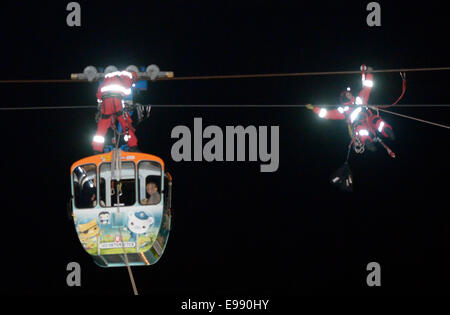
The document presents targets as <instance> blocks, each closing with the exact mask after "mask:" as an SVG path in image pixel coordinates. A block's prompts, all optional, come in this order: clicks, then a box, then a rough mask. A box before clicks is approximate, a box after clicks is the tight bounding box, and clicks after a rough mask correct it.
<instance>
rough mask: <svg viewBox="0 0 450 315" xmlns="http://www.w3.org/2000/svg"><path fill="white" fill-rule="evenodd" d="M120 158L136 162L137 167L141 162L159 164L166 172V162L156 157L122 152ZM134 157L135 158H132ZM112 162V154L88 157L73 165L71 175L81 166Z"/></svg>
mask: <svg viewBox="0 0 450 315" xmlns="http://www.w3.org/2000/svg"><path fill="white" fill-rule="evenodd" d="M120 156H121V159H122V161H123V162H135V163H136V165H137V163H139V162H140V161H155V162H158V163H159V164H161V168H162V170H163V171H164V161H163V160H162V159H161V158H160V157H158V156H156V155H153V154H147V153H141V152H125V151H122V152H120ZM132 157H134V158H132ZM111 160H112V152H108V153H103V154H97V155H92V156H88V157H86V158H84V159H81V160H78V161H76V162H75V163H73V164H72V166H71V167H70V173H73V170H74V169H75V168H76V167H78V166H80V165H84V164H95V165H97V166H99V165H100V164H101V163H105V162H111Z"/></svg>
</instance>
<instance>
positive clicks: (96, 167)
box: [71, 163, 99, 210]
mask: <svg viewBox="0 0 450 315" xmlns="http://www.w3.org/2000/svg"><path fill="white" fill-rule="evenodd" d="M87 165H93V166H94V167H95V180H96V182H97V184H96V186H95V201H96V205H95V206H93V207H78V206H77V195H76V189H75V180H74V179H75V176H74V175H75V170H76V169H77V168H79V167H81V168H83V167H84V166H87ZM98 170H99V168H98V165H97V164H95V163H86V164H80V165H77V166H76V167H75V168H74V169H73V171H72V183H71V184H72V192H73V209H74V210H91V209H95V208H97V207H98V206H99V203H98V199H99V187H98V186H99V182H98ZM78 184H79V185H80V183H78ZM81 189H82V188H81V187H80V189H79V193H81V191H82V190H81Z"/></svg>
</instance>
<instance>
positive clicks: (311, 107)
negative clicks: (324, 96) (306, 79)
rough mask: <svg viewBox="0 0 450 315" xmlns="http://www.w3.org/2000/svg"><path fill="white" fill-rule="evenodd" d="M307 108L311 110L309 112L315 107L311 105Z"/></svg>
mask: <svg viewBox="0 0 450 315" xmlns="http://www.w3.org/2000/svg"><path fill="white" fill-rule="evenodd" d="M306 108H307V109H309V110H313V109H314V106H312V105H311V104H306Z"/></svg>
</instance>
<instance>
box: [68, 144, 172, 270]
mask: <svg viewBox="0 0 450 315" xmlns="http://www.w3.org/2000/svg"><path fill="white" fill-rule="evenodd" d="M118 153H119V154H117V157H118V160H117V161H119V159H120V163H114V160H113V159H114V154H115V151H112V152H109V153H104V154H98V155H94V156H90V157H87V158H84V159H82V160H79V161H78V162H75V163H74V164H73V165H72V167H71V169H70V173H71V180H72V185H71V189H72V200H71V209H72V212H73V214H72V215H73V219H74V223H75V228H76V231H77V233H78V237H79V239H80V242H81V244H82V245H83V247H84V249H85V250H86V251H87V252H88V253H89V254H90V255H91V256H92V257H93V259H94V261H95V263H96V264H97V265H99V266H102V267H119V266H125V265H126V259H128V263H129V265H131V266H137V265H152V264H154V263H156V262H157V261H158V260H159V258H160V257H161V255H162V254H163V252H164V249H165V247H166V243H167V239H168V237H169V232H170V225H171V195H172V177H171V176H170V174H169V173H167V172H166V171H165V169H164V162H163V160H161V159H160V158H159V157H157V156H154V155H150V154H145V153H136V152H124V151H121V150H118ZM118 166H120V167H118ZM124 251H125V252H126V257H125V255H124Z"/></svg>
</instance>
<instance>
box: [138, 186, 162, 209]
mask: <svg viewBox="0 0 450 315" xmlns="http://www.w3.org/2000/svg"><path fill="white" fill-rule="evenodd" d="M146 190H147V194H148V195H149V197H148V198H145V199H144V200H142V201H141V203H142V204H144V205H157V204H158V203H159V202H160V201H161V194H160V193H159V192H158V185H157V184H156V183H155V182H149V183H147V186H146Z"/></svg>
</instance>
